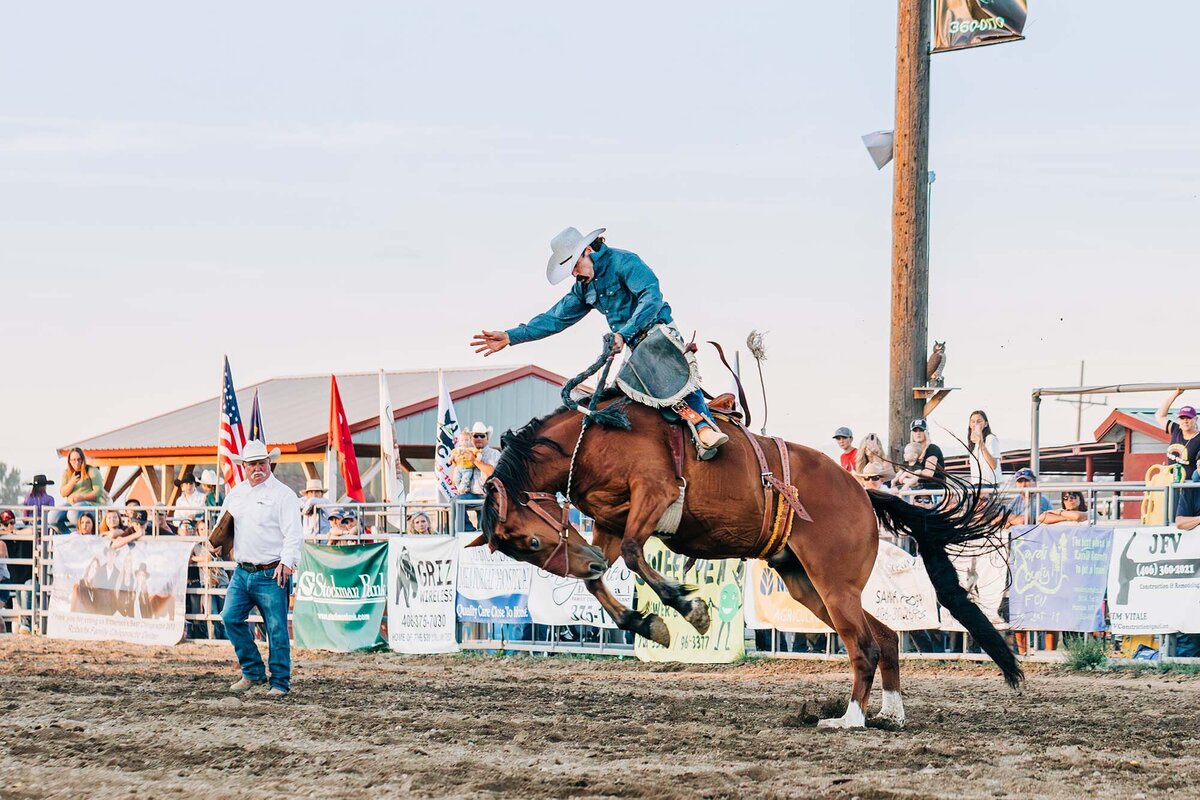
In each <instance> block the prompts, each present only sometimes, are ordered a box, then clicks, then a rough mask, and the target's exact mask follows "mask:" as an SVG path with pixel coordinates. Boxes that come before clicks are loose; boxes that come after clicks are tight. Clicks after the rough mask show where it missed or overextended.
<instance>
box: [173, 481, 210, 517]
mask: <svg viewBox="0 0 1200 800" xmlns="http://www.w3.org/2000/svg"><path fill="white" fill-rule="evenodd" d="M175 487H176V488H177V489H179V496H178V497H177V498H175V518H176V519H190V520H194V519H196V517H199V516H201V515H202V514H203V513H204V509H205V508H207V507H208V501H207V499H206V498H205V496H204V493H203V492H201V491H199V490H198V489H197V488H196V475H195V473H193V472H192V471H191V470H190V469H189V470H188V471H187V472H185V473H183V475H182V476H181V477H179V478H176V479H175Z"/></svg>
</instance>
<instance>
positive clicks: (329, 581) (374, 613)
mask: <svg viewBox="0 0 1200 800" xmlns="http://www.w3.org/2000/svg"><path fill="white" fill-rule="evenodd" d="M295 585H296V599H295V604H294V605H293V607H292V634H293V636H294V637H295V639H296V646H297V647H310V648H315V649H319V650H333V651H335V652H339V653H348V652H350V651H352V650H369V649H371V648H373V647H378V646H379V645H381V644H383V635H382V633H381V631H380V625H381V623H382V622H383V612H384V611H385V610H386V608H387V544H386V543H385V542H379V543H376V544H355V545H327V544H313V543H311V542H305V543H304V548H303V549H302V550H301V551H300V567H299V569H297V570H296V579H295Z"/></svg>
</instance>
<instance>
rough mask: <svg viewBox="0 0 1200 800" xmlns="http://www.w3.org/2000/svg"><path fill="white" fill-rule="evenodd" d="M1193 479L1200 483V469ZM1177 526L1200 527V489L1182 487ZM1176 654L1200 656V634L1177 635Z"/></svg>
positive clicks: (1178, 504) (1183, 527)
mask: <svg viewBox="0 0 1200 800" xmlns="http://www.w3.org/2000/svg"><path fill="white" fill-rule="evenodd" d="M1191 480H1192V481H1194V482H1198V483H1200V471H1197V472H1193V473H1192V475H1191ZM1175 527H1176V528H1178V529H1179V530H1181V531H1191V530H1195V529H1196V528H1197V527H1200V489H1180V490H1179V500H1178V501H1177V503H1176V511H1175ZM1175 656H1176V657H1177V658H1196V657H1197V656H1200V634H1195V633H1180V634H1177V635H1176V636H1175Z"/></svg>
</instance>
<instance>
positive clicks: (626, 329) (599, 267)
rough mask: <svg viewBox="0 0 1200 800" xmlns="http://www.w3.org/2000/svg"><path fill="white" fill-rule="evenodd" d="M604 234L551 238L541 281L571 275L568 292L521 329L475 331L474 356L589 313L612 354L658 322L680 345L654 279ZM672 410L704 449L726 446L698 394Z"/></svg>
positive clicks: (549, 333)
mask: <svg viewBox="0 0 1200 800" xmlns="http://www.w3.org/2000/svg"><path fill="white" fill-rule="evenodd" d="M604 230H605V229H604V228H597V229H596V230H594V231H592V232H591V233H589V234H587V235H586V236H585V235H583V234H581V233H580V232H579V231H578V230H576V229H575V228H567V229H565V230H563V231H562V232H561V233H559V234H558V235H557V236H555V237H554V238H553V239H551V240H550V250H551V255H550V260H549V261H548V262H547V263H546V279H547V280H548V281H550V283H551V284H558V283H561V282H562V281H564V280H566V278H567V277H568V276H573V277H574V278H575V283H574V284H573V285H572V286H571V290H570V291H569V292H567V295H566V297H564V298H563V299H561V300H559V301H558V302H557V303H556V304H555V305H554V306H553V307H552V308H551V309H550V310H549V311H547V312H546V313H544V314H538V315H537V316H536V317H534V318H533V319H531V320H530V321H529V322H527V323H525V324H523V325H518V326H517V327H515V328H509V329H508V330H505V331H486V330H485V331H480V332H479V333H478V334H476V335H475V337H474V338H473V339H472V340H471V346H472V347H474V348H475V352H476V353H483V354H484V355H489V356H490V355H492V354H493V353H498V352H500V351H501V350H503V349H504V348H506V347H508V346H509V345H514V344H524V343H525V342H532V341H536V340H538V339H544V338H546V337H547V336H552V335H553V334H556V333H559V332H561V331H564V330H566V329H567V328H569V327H571V326H572V325H574V324H575V323H576V322H579V320H581V319H583V318H584V317H585V316H587V314H588V312H589V311H591V310H592V309H593V308H595V309H599V311H600V313H601V314H603V315H604V317H605V319H606V320H607V321H608V327H609V328H610V329H611V330H612V332H613V333H614V334H616V350H617V352H620V350H621V349H622V348H623V347H625V346H626V345H628V346H630V347H631V348H632V347H636V346H637V344H638V343H639V341H640V339H641V337H642V336H644V335H645V334H646V332H647V331H649V330H650V328H651V327H652V326H654V325H657V324H659V323H662V324H665V325H668V326H670V327H671V329H672V330H673V331H674V334H675V335H676V336H678V338H679V339H680V340H681V341H682V338H683V337H682V335H680V334H679V331H678V329H676V328H675V323H674V318H673V317H672V316H671V306H670V305H668V304H667V302H666V300H665V299H663V294H662V290H661V289H660V288H659V285H658V276H656V275H655V274H654V272H653V271H652V270H651V269H650V267H648V266H647V265H646V262H645V261H643V260H642V259H641V258H640V257H639V256H637V255H636V254H635V253H631V252H628V251H626V250H617V249H616V248H613V247H609V246H608V245H607V244H605V241H604V238H603V236H602V234H603V233H604ZM675 410H676V411H677V412H678V413H679V414H680V416H682V417H684V418H685V419H687V420H688V421H689V422H690V423H692V425H694V426H695V428H696V433H697V436H698V437H699V439H700V444H701V445H703V446H704V447H705V448H706V449H708V450H712V449H714V448H717V447H720V446H721V445H722V444H724V443H725V442H727V441H729V437H728V436H726V435H725V434H723V433H721V431H720V429H718V428H717V426H716V424H715V423H714V422H713V419H712V413H711V412H710V411H709V410H708V404H707V403H706V402H705V400H704V394H703V393H702V392H701V391H700V390H699V389H696V390H695V391H694V392H692V393H691V394H689V395H688V396H687V397H686V398H684V402H683V403H681V404H680V405H679V406H678V407H677V408H676V409H675Z"/></svg>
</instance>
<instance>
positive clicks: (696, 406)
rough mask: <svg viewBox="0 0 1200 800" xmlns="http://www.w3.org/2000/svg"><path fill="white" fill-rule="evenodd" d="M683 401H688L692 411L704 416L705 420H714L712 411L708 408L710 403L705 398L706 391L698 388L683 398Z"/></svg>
mask: <svg viewBox="0 0 1200 800" xmlns="http://www.w3.org/2000/svg"><path fill="white" fill-rule="evenodd" d="M683 402H685V403H687V404H688V407H689V408H690V409H692V411H695V412H696V413H697V414H699V415H700V416H702V417H704V420H705V422H711V421H712V412H711V411H709V410H708V403H707V402H706V401H705V400H704V392H702V391H700V390H699V389H697V390H696V391H694V392H692V393H691V394H689V395H688V396H687V397H685V398H683Z"/></svg>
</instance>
